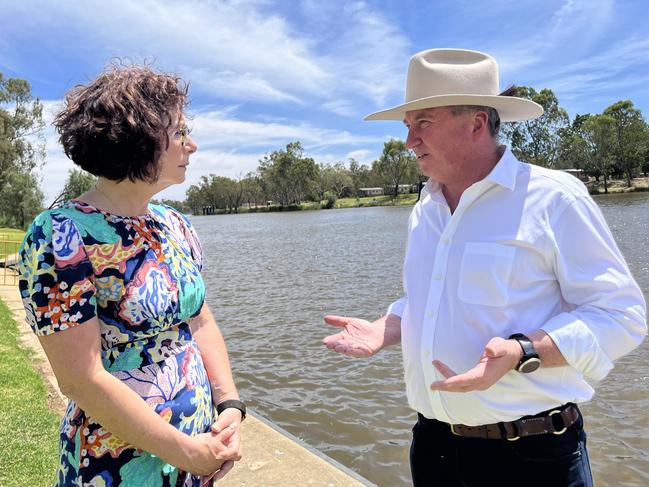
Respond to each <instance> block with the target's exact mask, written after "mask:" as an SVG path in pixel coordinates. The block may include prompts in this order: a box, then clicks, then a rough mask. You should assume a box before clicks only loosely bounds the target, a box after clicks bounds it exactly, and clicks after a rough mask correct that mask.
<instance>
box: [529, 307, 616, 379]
mask: <svg viewBox="0 0 649 487" xmlns="http://www.w3.org/2000/svg"><path fill="white" fill-rule="evenodd" d="M541 329H542V330H543V331H545V332H546V333H547V334H548V335H550V338H552V341H553V342H554V343H555V345H556V346H557V348H558V349H559V351H560V352H561V354H562V355H563V357H564V358H565V359H566V361H567V362H568V364H569V365H570V366H571V367H574V368H575V369H577V370H579V371H580V372H581V373H582V374H584V375H585V376H586V377H589V378H591V379H594V380H601V379H603V378H604V377H606V375H607V374H608V373H609V372H610V371H611V369H612V368H613V362H612V361H611V360H610V359H609V358H608V357H607V356H606V354H605V353H604V352H603V351H602V349H601V347H600V346H599V342H598V341H597V337H596V336H595V335H594V334H593V332H592V331H591V330H590V328H589V327H588V326H587V325H586V323H585V322H583V321H582V320H580V319H578V318H576V317H575V316H574V315H571V314H570V313H561V314H559V315H557V316H555V317H554V318H552V319H551V320H550V321H548V322H547V323H546V324H545V325H544V326H542V327H541Z"/></svg>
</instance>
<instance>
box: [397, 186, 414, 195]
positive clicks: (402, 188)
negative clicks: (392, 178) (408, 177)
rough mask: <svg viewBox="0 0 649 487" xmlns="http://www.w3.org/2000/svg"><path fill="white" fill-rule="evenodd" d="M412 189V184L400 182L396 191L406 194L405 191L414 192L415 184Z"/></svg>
mask: <svg viewBox="0 0 649 487" xmlns="http://www.w3.org/2000/svg"><path fill="white" fill-rule="evenodd" d="M414 188H415V189H414V190H413V185H412V184H400V185H399V188H398V189H397V191H398V192H399V194H406V193H416V192H417V185H416V184H415V185H414Z"/></svg>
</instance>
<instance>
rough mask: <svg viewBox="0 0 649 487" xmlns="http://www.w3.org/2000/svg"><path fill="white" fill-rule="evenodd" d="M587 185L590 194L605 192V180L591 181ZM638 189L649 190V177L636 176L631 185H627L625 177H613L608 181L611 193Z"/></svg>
mask: <svg viewBox="0 0 649 487" xmlns="http://www.w3.org/2000/svg"><path fill="white" fill-rule="evenodd" d="M586 187H587V188H588V191H589V192H590V194H604V182H603V181H601V180H600V181H589V182H588V183H586ZM636 191H649V178H634V179H633V180H631V187H630V188H629V187H627V185H626V180H625V179H613V180H611V181H609V182H608V192H609V193H633V192H636Z"/></svg>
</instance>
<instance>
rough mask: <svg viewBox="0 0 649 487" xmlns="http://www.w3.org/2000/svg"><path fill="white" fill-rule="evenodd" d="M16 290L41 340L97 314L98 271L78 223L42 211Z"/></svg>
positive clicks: (30, 232) (29, 238) (32, 230)
mask: <svg viewBox="0 0 649 487" xmlns="http://www.w3.org/2000/svg"><path fill="white" fill-rule="evenodd" d="M19 274H20V276H19V281H18V287H19V289H20V294H21V297H22V300H23V304H24V306H25V313H26V315H27V321H28V323H29V324H30V326H31V327H32V329H33V330H34V333H36V334H37V335H39V336H44V335H50V334H52V333H56V332H57V331H62V330H67V329H68V328H72V327H74V326H77V325H78V324H80V323H83V322H84V321H87V320H89V319H90V318H92V317H94V316H96V314H97V308H96V299H95V291H96V289H95V284H94V272H93V268H92V264H91V263H90V260H89V258H88V255H87V254H86V250H85V248H84V245H83V240H82V239H81V235H80V234H79V231H78V230H77V228H76V226H75V225H74V222H73V221H72V220H70V218H69V217H67V216H62V215H60V214H57V213H56V212H55V211H47V212H43V213H41V214H40V215H39V216H38V217H36V219H35V220H34V222H33V223H32V225H31V227H30V228H29V230H28V232H27V234H26V236H25V239H24V241H23V244H22V246H21V248H20V261H19Z"/></svg>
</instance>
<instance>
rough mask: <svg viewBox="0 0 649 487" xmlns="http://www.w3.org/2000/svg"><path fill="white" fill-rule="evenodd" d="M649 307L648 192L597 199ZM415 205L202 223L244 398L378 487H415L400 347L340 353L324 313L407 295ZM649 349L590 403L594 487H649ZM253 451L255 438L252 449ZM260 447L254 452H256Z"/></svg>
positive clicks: (202, 219) (211, 279)
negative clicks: (330, 345) (404, 272)
mask: <svg viewBox="0 0 649 487" xmlns="http://www.w3.org/2000/svg"><path fill="white" fill-rule="evenodd" d="M597 202H598V203H599V205H600V207H601V208H602V211H603V213H604V215H605V217H606V219H607V221H608V222H609V225H610V226H611V229H612V231H613V233H614V235H615V237H616V239H617V242H618V244H619V246H620V249H621V251H622V253H623V254H624V256H625V257H626V259H627V261H628V263H629V266H630V268H631V270H632V272H633V274H634V276H635V278H636V280H637V281H638V283H639V284H640V286H641V287H642V289H643V290H644V292H645V297H647V298H648V299H649V296H648V294H649V194H648V193H635V194H633V193H631V194H627V195H609V196H604V197H597ZM410 209H411V208H409V207H396V208H390V207H377V208H357V209H356V208H355V209H346V210H329V211H313V212H290V213H270V214H269V213H264V214H254V213H253V214H242V215H224V216H197V217H193V218H192V221H193V223H194V225H195V227H196V230H197V231H198V233H199V235H200V237H201V240H202V243H203V249H204V255H205V265H204V272H203V275H204V277H205V280H206V284H207V289H208V295H207V301H208V303H209V305H210V306H211V308H212V310H213V311H214V313H215V315H216V317H217V320H218V321H219V324H220V326H221V329H222V331H223V334H224V335H225V338H226V342H227V345H228V349H229V351H230V359H231V361H232V365H233V370H234V373H235V379H236V382H237V385H238V387H239V391H240V394H241V397H242V398H243V399H244V400H245V401H246V402H247V403H248V405H249V406H250V407H251V408H252V409H253V410H254V411H256V412H257V413H258V414H261V415H262V416H264V417H266V418H268V419H270V420H271V421H273V422H274V423H276V424H278V425H280V426H282V427H283V428H284V429H286V430H288V431H289V432H291V433H292V434H293V435H295V436H297V437H298V438H301V439H302V440H304V441H305V442H306V443H308V444H310V445H312V446H313V447H315V448H316V449H318V450H320V451H322V452H323V453H325V454H326V455H329V456H330V457H332V458H334V459H335V460H337V461H339V462H340V463H342V464H344V465H346V466H348V467H350V468H351V469H353V470H355V471H356V472H358V473H359V474H360V475H362V476H363V477H365V478H367V479H368V480H370V481H372V482H374V483H376V484H377V485H380V486H388V487H398V486H406V485H411V482H410V471H409V465H408V447H409V444H410V429H411V427H412V425H413V423H414V421H415V413H414V412H413V411H411V410H410V409H409V408H408V407H407V404H406V399H405V387H404V384H403V373H402V365H401V349H400V348H399V347H393V348H391V349H387V350H384V351H382V352H381V353H379V354H378V355H377V356H375V357H371V358H369V359H352V358H348V357H344V356H341V355H338V354H335V353H333V352H330V351H329V350H327V349H326V348H325V347H324V346H323V345H322V338H323V337H324V336H326V335H328V334H329V333H331V332H332V331H333V329H330V328H329V327H328V326H327V325H326V324H324V322H323V320H322V316H323V315H325V314H328V313H336V314H345V315H350V316H359V317H364V318H366V319H370V320H372V319H375V318H378V317H379V316H380V315H382V314H384V312H385V309H386V307H387V305H388V304H389V303H390V302H392V301H393V300H394V299H396V298H398V297H399V296H400V294H401V262H402V260H403V253H404V249H405V239H406V227H407V219H408V214H409V212H410ZM648 361H649V343H648V341H645V342H644V343H643V345H642V346H641V347H640V348H639V349H637V350H636V351H634V352H633V353H631V354H630V355H628V356H626V357H624V358H623V359H621V360H620V361H619V362H618V364H617V365H616V367H615V369H614V370H613V371H612V372H611V374H610V375H609V376H608V377H607V378H606V379H605V380H604V381H602V382H601V383H600V384H598V385H596V390H597V394H596V396H595V398H594V399H593V401H591V402H590V403H588V404H585V405H583V407H582V410H583V411H584V415H585V418H586V425H587V431H588V433H589V451H590V454H591V464H592V468H593V474H594V477H595V482H596V485H598V486H611V487H613V486H615V487H622V486H629V487H631V486H645V485H649V439H647V435H646V432H647V431H649V415H647V410H648V409H649V368H648V367H647V364H648ZM244 441H245V439H244ZM249 441H251V440H249Z"/></svg>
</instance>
